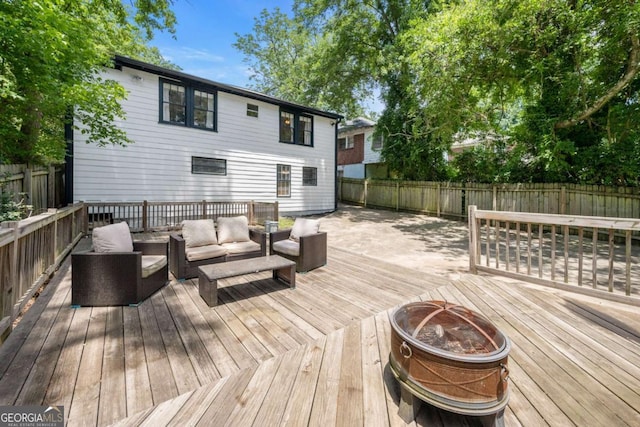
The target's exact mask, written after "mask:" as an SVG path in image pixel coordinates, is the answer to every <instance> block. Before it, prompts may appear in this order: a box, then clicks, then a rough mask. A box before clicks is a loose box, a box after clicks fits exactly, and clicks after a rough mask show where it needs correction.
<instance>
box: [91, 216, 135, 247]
mask: <svg viewBox="0 0 640 427" xmlns="http://www.w3.org/2000/svg"><path fill="white" fill-rule="evenodd" d="M92 243H93V250H94V251H95V252H100V253H105V252H133V240H131V232H130V231H129V225H128V224H127V223H126V222H119V223H117V224H111V225H105V226H104V227H97V228H94V229H93V236H92Z"/></svg>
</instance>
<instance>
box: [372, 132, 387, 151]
mask: <svg viewBox="0 0 640 427" xmlns="http://www.w3.org/2000/svg"><path fill="white" fill-rule="evenodd" d="M383 141H384V140H383V138H382V135H377V136H373V137H372V139H371V149H372V150H375V151H380V150H382V145H383Z"/></svg>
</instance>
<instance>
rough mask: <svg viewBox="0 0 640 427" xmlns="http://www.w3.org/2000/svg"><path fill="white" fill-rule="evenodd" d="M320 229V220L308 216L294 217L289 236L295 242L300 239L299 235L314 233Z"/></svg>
mask: <svg viewBox="0 0 640 427" xmlns="http://www.w3.org/2000/svg"><path fill="white" fill-rule="evenodd" d="M319 230H320V220H318V219H309V218H296V220H295V221H294V223H293V227H291V233H290V234H289V238H290V239H291V240H295V241H296V242H297V241H299V240H300V237H303V236H308V235H310V234H316V233H317V232H318V231H319Z"/></svg>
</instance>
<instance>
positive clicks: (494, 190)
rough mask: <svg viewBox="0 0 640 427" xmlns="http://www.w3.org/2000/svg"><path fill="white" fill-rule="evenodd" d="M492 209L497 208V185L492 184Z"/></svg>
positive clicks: (495, 209)
mask: <svg viewBox="0 0 640 427" xmlns="http://www.w3.org/2000/svg"><path fill="white" fill-rule="evenodd" d="M491 205H492V207H493V210H494V211H497V210H498V187H497V186H495V185H494V186H493V201H492V202H491Z"/></svg>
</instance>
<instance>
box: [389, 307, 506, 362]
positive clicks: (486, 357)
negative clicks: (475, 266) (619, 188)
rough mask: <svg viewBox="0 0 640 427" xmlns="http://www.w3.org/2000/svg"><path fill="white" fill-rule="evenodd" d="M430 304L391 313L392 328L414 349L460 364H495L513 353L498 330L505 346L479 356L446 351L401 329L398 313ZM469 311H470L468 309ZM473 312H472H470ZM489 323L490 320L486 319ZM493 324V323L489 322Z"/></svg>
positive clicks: (503, 335)
mask: <svg viewBox="0 0 640 427" xmlns="http://www.w3.org/2000/svg"><path fill="white" fill-rule="evenodd" d="M428 302H433V301H420V302H413V303H408V304H403V305H401V306H400V307H397V308H396V309H395V310H393V312H390V313H389V321H390V322H391V326H392V327H393V329H394V330H395V331H396V333H398V335H399V336H401V337H402V339H403V340H404V341H406V342H407V343H409V344H412V345H413V346H414V347H416V348H419V349H423V350H424V351H427V352H429V353H431V354H433V355H436V356H439V357H443V358H446V359H449V360H456V361H460V362H469V363H491V362H495V361H498V360H501V359H504V358H505V356H506V355H508V354H509V353H510V351H511V341H510V340H509V337H508V336H506V335H505V334H503V333H502V332H501V331H500V330H498V333H499V334H500V336H501V337H502V338H503V339H504V344H503V345H502V346H501V347H500V348H498V349H496V350H494V351H492V352H490V353H478V354H460V353H454V352H451V351H446V350H443V349H440V348H437V347H434V346H432V345H430V344H428V343H425V342H423V341H420V340H418V339H416V338H414V337H413V336H411V335H410V334H409V333H407V332H406V331H405V330H404V328H403V327H401V326H400V325H399V324H398V322H397V321H396V316H397V314H398V313H400V312H401V311H403V310H406V309H407V308H408V307H412V306H418V305H424V304H425V303H428ZM468 310H469V309H468ZM469 311H472V310H469ZM474 313H475V314H476V315H479V316H480V317H482V318H484V319H486V318H485V317H484V316H482V315H480V314H479V313H478V312H475V311H474ZM486 320H487V321H488V322H489V320H488V319H486ZM489 323H491V322H489Z"/></svg>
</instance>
